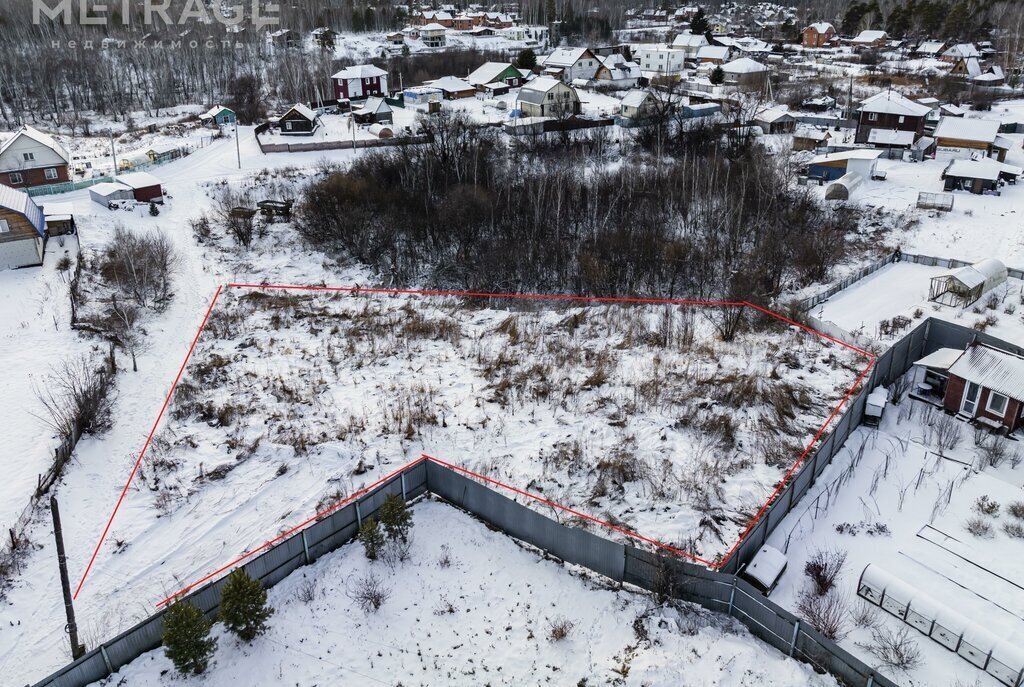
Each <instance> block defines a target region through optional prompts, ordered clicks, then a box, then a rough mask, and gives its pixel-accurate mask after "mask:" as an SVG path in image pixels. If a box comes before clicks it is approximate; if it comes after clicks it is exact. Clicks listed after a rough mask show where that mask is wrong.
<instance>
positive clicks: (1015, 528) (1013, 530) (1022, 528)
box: [1003, 522, 1024, 539]
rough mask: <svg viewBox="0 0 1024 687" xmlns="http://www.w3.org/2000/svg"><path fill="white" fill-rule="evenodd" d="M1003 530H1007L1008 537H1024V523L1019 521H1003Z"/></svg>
mask: <svg viewBox="0 0 1024 687" xmlns="http://www.w3.org/2000/svg"><path fill="white" fill-rule="evenodd" d="M1003 532H1005V533H1006V536H1008V537H1013V538H1014V539H1024V525H1021V524H1020V523H1019V522H1006V523H1003Z"/></svg>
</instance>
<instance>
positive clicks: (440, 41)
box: [420, 23, 448, 48]
mask: <svg viewBox="0 0 1024 687" xmlns="http://www.w3.org/2000/svg"><path fill="white" fill-rule="evenodd" d="M447 34H448V29H446V28H445V27H444V26H443V25H442V24H437V23H434V24H425V25H424V26H421V27H420V40H421V41H423V45H425V46H426V47H428V48H443V47H444V46H445V45H447V44H448V37H447Z"/></svg>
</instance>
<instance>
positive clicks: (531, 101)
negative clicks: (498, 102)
mask: <svg viewBox="0 0 1024 687" xmlns="http://www.w3.org/2000/svg"><path fill="white" fill-rule="evenodd" d="M516 108H518V109H519V111H520V113H521V114H522V115H523V116H524V117H567V116H572V115H577V114H579V112H580V98H579V96H578V95H577V94H576V89H574V88H573V87H572V86H568V85H566V84H565V83H564V82H562V81H560V80H558V79H552V78H550V77H546V76H539V77H537V78H536V79H534V80H533V81H531V82H529V83H527V84H526V85H525V86H523V87H522V88H520V89H519V96H518V98H517V99H516Z"/></svg>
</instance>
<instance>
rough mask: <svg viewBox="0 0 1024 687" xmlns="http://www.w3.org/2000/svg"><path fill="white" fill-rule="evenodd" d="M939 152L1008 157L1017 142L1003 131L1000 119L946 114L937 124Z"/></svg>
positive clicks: (936, 141) (960, 155)
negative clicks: (998, 120) (1007, 136)
mask: <svg viewBox="0 0 1024 687" xmlns="http://www.w3.org/2000/svg"><path fill="white" fill-rule="evenodd" d="M932 135H933V136H934V138H935V145H936V154H937V155H940V156H943V157H954V158H970V157H990V158H993V159H995V160H998V161H999V162H1004V161H1005V160H1006V153H1007V151H1008V150H1009V149H1010V148H1011V147H1013V142H1012V141H1011V140H1010V139H1008V138H1006V137H1005V136H1000V135H999V122H997V121H995V120H991V119H968V118H966V117H943V118H941V119H940V120H939V123H938V125H937V126H936V127H935V133H934V134H932Z"/></svg>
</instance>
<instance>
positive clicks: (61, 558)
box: [50, 496, 85, 660]
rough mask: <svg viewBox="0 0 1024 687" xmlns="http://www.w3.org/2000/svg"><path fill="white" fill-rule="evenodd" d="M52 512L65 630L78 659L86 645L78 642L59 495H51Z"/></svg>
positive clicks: (73, 654)
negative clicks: (61, 524) (62, 595)
mask: <svg viewBox="0 0 1024 687" xmlns="http://www.w3.org/2000/svg"><path fill="white" fill-rule="evenodd" d="M50 512H51V513H53V537H54V539H56V540H57V564H58V565H59V566H60V586H61V588H62V589H63V590H64V610H65V612H66V613H67V616H68V624H67V625H66V626H65V627H64V631H65V632H67V633H68V634H69V635H70V636H71V658H72V660H78V659H79V658H80V657H81V656H83V655H84V654H85V645H84V644H79V643H78V625H77V623H75V607H74V602H73V601H72V599H71V581H70V580H69V579H68V561H67V558H66V557H65V555H64V532H63V531H61V528H60V511H59V510H58V509H57V497H56V496H51V497H50Z"/></svg>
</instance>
